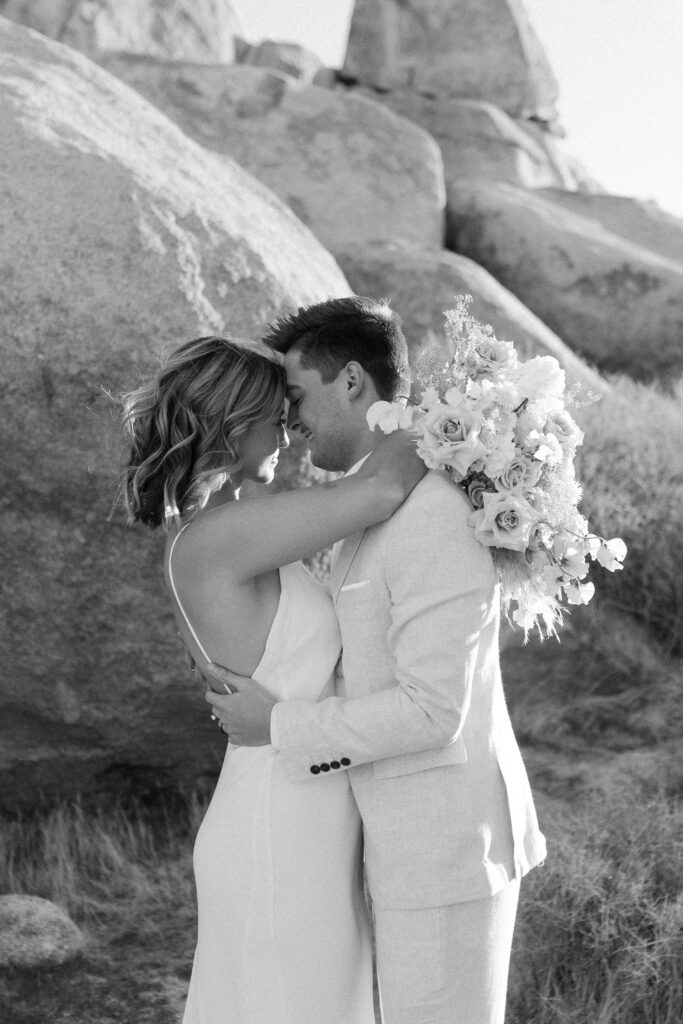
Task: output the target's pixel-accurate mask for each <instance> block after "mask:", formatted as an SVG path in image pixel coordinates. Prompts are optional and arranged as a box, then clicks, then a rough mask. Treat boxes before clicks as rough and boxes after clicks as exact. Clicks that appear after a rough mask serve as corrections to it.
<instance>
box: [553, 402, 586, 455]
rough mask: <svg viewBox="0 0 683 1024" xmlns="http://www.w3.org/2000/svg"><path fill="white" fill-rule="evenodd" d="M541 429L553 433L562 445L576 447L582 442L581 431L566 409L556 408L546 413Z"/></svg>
mask: <svg viewBox="0 0 683 1024" xmlns="http://www.w3.org/2000/svg"><path fill="white" fill-rule="evenodd" d="M543 431H544V433H546V434H554V436H555V437H556V438H557V440H558V441H559V442H560V444H561V445H562V446H563V447H568V448H578V446H579V445H580V444H583V431H582V430H580V429H579V426H578V424H577V423H576V421H575V420H574V418H573V417H572V416H570V414H569V413H568V412H567V410H566V409H556V410H554V411H553V412H550V413H549V414H548V417H547V419H546V421H545V424H544V427H543Z"/></svg>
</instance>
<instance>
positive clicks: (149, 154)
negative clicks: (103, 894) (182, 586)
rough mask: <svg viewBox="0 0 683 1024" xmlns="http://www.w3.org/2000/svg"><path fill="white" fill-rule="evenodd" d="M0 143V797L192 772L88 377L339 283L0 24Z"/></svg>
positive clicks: (332, 268)
mask: <svg viewBox="0 0 683 1024" xmlns="http://www.w3.org/2000/svg"><path fill="white" fill-rule="evenodd" d="M0 137H1V138H2V140H3V144H2V146H1V147H0V192H1V194H2V206H3V210H4V211H5V215H4V217H5V219H4V223H3V244H2V250H1V252H0V304H1V306H2V309H3V330H2V335H1V336H0V351H1V352H2V367H3V372H2V382H1V383H0V400H1V402H2V408H3V443H2V446H1V448H0V466H1V471H2V475H3V480H4V484H3V491H2V495H1V496H0V533H1V535H2V546H3V552H4V571H3V574H2V580H0V588H1V590H0V593H1V595H2V596H1V600H2V605H3V611H4V615H3V617H2V619H1V620H0V660H1V661H2V664H3V666H4V669H3V687H2V694H1V695H0V738H1V740H2V743H1V753H0V803H2V805H4V806H16V805H29V804H31V803H35V802H37V801H38V800H39V798H40V796H41V793H42V794H44V795H46V796H49V795H50V794H53V793H56V792H59V793H61V794H63V795H68V794H69V793H72V792H75V791H76V790H87V789H90V788H93V787H94V786H96V785H97V786H101V787H106V786H112V787H114V786H119V785H120V784H121V779H122V777H126V776H130V775H131V774H132V775H135V776H136V777H138V778H139V779H141V780H143V781H144V782H145V784H147V785H150V786H159V785H163V784H164V783H166V782H169V781H176V780H177V779H178V778H194V777H196V776H197V775H198V774H200V773H202V772H204V771H206V770H208V769H209V768H211V769H212V768H214V767H215V766H216V765H217V764H218V763H219V757H220V750H221V747H222V746H224V740H223V742H222V743H221V739H222V738H221V737H220V736H219V734H218V732H217V730H216V729H215V727H212V726H211V723H210V722H209V717H208V714H207V711H206V707H205V705H204V702H203V699H202V694H201V691H200V690H199V691H197V692H194V689H193V687H192V684H191V683H190V682H189V681H188V677H187V672H186V670H185V669H184V666H183V665H182V659H181V657H180V652H179V649H178V647H177V641H176V637H175V629H174V627H173V624H172V621H171V615H170V610H169V608H168V602H167V599H166V596H165V593H164V591H163V582H162V576H161V553H162V548H163V539H162V538H160V537H156V536H153V535H150V534H148V533H146V532H138V531H132V530H127V529H125V528H124V526H123V524H122V522H121V520H118V519H114V520H113V521H112V522H108V514H109V512H110V509H111V502H112V498H113V495H114V490H115V481H116V468H117V460H118V452H119V446H120V441H119V431H118V428H117V425H116V422H115V415H114V413H113V411H112V404H111V402H110V400H109V399H108V397H107V396H106V395H105V393H104V390H103V389H105V388H107V389H110V390H111V391H112V392H113V393H117V392H120V391H121V390H124V389H127V388H130V387H131V386H134V385H135V383H136V380H137V374H138V372H139V371H140V370H146V369H147V368H148V367H149V366H150V364H151V362H152V359H153V356H154V354H155V353H158V352H164V351H168V350H169V349H170V348H173V347H175V346H176V345H177V344H179V343H180V342H182V341H184V340H186V339H188V338H191V337H194V336H197V335H199V334H202V333H207V332H215V331H224V330H227V331H233V332H234V333H235V334H238V335H239V334H241V335H249V334H258V333H260V332H261V331H262V329H263V326H264V324H265V323H266V322H267V321H268V320H269V319H271V318H273V317H275V316H278V315H281V314H282V313H284V312H286V311H289V310H291V309H292V308H293V307H295V306H297V305H299V304H306V303H310V302H317V301H321V300H323V299H325V298H327V297H328V296H330V295H344V294H349V291H350V289H349V286H348V284H347V282H346V280H345V278H344V276H343V274H342V273H341V271H340V270H339V268H338V266H337V264H336V263H335V262H334V260H333V259H332V257H331V256H330V255H329V253H327V252H326V250H325V249H323V247H322V246H321V245H320V244H319V243H318V242H317V241H316V239H315V238H314V237H313V235H312V234H311V233H310V232H309V231H308V229H307V228H306V227H304V226H303V225H302V224H301V223H300V222H299V221H298V220H297V218H296V217H295V216H294V215H293V214H292V212H291V211H290V210H289V209H288V208H287V207H286V206H285V205H284V204H283V203H281V202H280V200H279V199H278V198H277V197H276V196H275V195H273V193H272V192H270V191H269V190H268V189H267V188H266V187H265V186H264V185H262V184H260V183H259V182H257V181H256V180H255V179H253V178H252V177H250V176H249V175H248V174H247V173H246V172H245V171H243V170H242V169H241V168H240V167H238V166H237V165H236V164H235V163H233V162H232V161H231V160H229V159H228V158H226V157H218V156H216V155H215V154H213V153H210V152H208V151H207V150H204V149H202V148H201V147H200V146H198V145H197V144H196V143H195V142H193V141H192V140H190V139H188V138H187V137H186V136H185V135H183V133H182V132H181V131H180V130H179V129H178V128H177V127H176V126H175V125H174V124H172V123H171V122H170V121H169V120H168V119H167V118H166V117H165V116H164V115H163V114H161V113H160V112H159V111H157V110H156V109H155V108H154V107H152V106H151V105H150V104H148V103H147V102H146V101H145V100H144V99H142V98H141V97H140V96H139V95H138V94H137V93H135V92H134V91H133V90H132V89H129V88H128V87H127V86H126V85H124V84H123V83H122V82H120V81H119V80H118V79H116V78H114V77H113V76H111V75H109V74H107V73H106V72H105V71H103V70H102V69H101V68H99V67H98V66H96V65H95V64H93V63H92V62H91V61H89V60H88V59H87V58H86V57H84V56H82V55H81V54H79V53H76V52H75V51H73V50H70V49H68V48H67V47H65V46H62V45H61V44H59V43H56V42H53V41H52V40H50V39H47V38H46V37H44V36H42V35H39V34H38V33H36V32H32V31H30V30H29V29H26V28H23V27H21V26H18V25H16V24H14V23H12V22H10V21H7V20H5V19H2V18H0ZM160 708H163V712H160Z"/></svg>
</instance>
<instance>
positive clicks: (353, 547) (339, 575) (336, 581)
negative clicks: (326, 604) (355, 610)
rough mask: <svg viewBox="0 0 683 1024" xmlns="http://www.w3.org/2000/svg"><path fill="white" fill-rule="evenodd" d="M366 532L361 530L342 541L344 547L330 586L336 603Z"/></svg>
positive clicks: (333, 571) (340, 550)
mask: <svg viewBox="0 0 683 1024" xmlns="http://www.w3.org/2000/svg"><path fill="white" fill-rule="evenodd" d="M364 533H365V530H359V531H358V533H352V534H351V536H350V537H347V538H346V540H344V541H342V546H341V547H340V549H339V554H338V556H337V561H336V563H335V565H334V568H333V569H332V575H331V579H330V584H331V588H332V598H333V600H334V601H336V600H337V597H338V595H339V590H340V588H341V586H342V584H343V582H344V580H345V579H346V576H347V574H348V571H349V569H350V568H351V563H352V562H353V560H354V558H355V557H356V552H357V551H358V548H359V546H360V542H361V540H362V539H363V534H364Z"/></svg>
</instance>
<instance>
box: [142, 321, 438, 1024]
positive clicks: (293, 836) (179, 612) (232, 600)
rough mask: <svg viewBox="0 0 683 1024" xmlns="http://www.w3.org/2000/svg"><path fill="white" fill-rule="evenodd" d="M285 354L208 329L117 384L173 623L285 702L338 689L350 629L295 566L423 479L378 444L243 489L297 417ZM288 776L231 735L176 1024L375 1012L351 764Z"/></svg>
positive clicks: (203, 833) (400, 446)
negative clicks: (344, 629) (327, 478)
mask: <svg viewBox="0 0 683 1024" xmlns="http://www.w3.org/2000/svg"><path fill="white" fill-rule="evenodd" d="M281 358H282V357H281V356H279V355H278V354H277V353H275V352H273V351H272V350H271V349H269V348H268V347H267V346H265V345H263V344H261V343H259V342H250V341H249V342H247V341H237V340H231V339H228V338H224V337H204V338H198V339H196V340H194V341H190V342H188V343H187V344H185V345H183V346H181V347H180V348H179V349H177V350H176V351H175V352H174V353H173V354H172V355H171V356H170V357H169V358H168V359H167V361H166V362H165V364H164V365H163V366H161V368H160V369H159V370H158V371H157V373H156V374H155V375H154V376H153V377H152V378H151V379H149V380H148V381H147V382H146V383H144V384H143V385H142V386H141V387H140V388H138V389H137V390H136V391H134V392H132V393H130V394H128V395H126V396H124V399H123V405H124V425H125V427H126V430H127V433H128V435H129V438H130V442H131V443H130V451H129V455H128V459H127V463H126V466H125V471H124V481H123V489H122V492H123V503H124V507H125V509H126V512H127V515H128V519H129V521H130V522H133V521H136V520H137V521H140V522H142V523H144V524H146V525H148V526H150V527H158V526H161V525H164V527H165V529H166V531H167V534H168V539H167V544H166V554H165V571H166V581H167V584H168V588H169V592H170V595H171V599H172V601H173V605H174V611H175V615H176V620H177V623H178V628H179V631H180V633H181V636H182V637H183V640H184V642H185V644H186V645H187V647H188V648H189V650H190V652H191V654H192V657H193V658H194V659H195V661H196V663H197V664H198V666H200V668H201V667H205V666H206V665H207V664H208V663H209V662H217V663H219V664H221V665H225V666H229V667H230V668H231V669H232V670H233V671H234V672H236V673H237V674H239V675H242V676H251V677H253V678H254V679H255V680H256V681H257V682H258V683H259V684H260V685H261V686H263V687H264V688H265V689H266V690H268V692H269V693H271V694H272V695H273V696H274V697H276V698H277V699H278V700H291V699H297V698H300V699H305V700H312V699H313V700H318V699H323V698H325V697H327V696H329V695H330V693H331V692H332V689H333V686H334V672H335V665H336V663H337V660H338V658H339V653H340V637H339V630H338V626H337V621H336V618H335V614H334V610H333V607H332V602H331V599H330V598H329V596H328V595H327V592H326V591H325V589H324V588H323V586H322V585H321V584H319V583H318V582H317V581H316V580H315V579H314V578H313V577H312V576H311V575H310V574H309V573H308V572H307V570H306V569H305V568H304V566H303V565H302V564H301V562H300V561H299V559H301V558H303V557H305V556H307V555H311V554H313V553H314V552H316V551H319V550H320V549H322V548H325V547H328V546H330V545H331V544H332V543H333V542H334V541H337V540H339V539H341V538H343V537H345V536H347V535H349V534H351V533H354V532H356V531H358V530H362V529H364V528H365V527H367V526H370V525H373V524H375V523H378V522H381V521H383V520H384V519H387V518H389V516H391V514H392V513H393V512H394V511H395V509H396V508H397V507H398V506H399V505H400V504H401V503H402V501H403V500H404V499H405V498H406V497H407V495H408V494H409V493H410V491H411V490H412V488H413V487H414V486H415V485H416V484H417V482H418V481H419V480H420V479H421V477H422V475H423V474H424V472H425V466H424V463H423V462H422V461H421V460H420V459H419V458H418V457H417V456H416V455H415V454H414V443H413V444H411V442H410V441H409V440H408V439H407V438H406V437H405V436H404V435H402V434H392V435H390V436H389V437H387V438H383V439H382V440H381V441H380V443H379V446H378V447H377V448H376V450H375V451H374V452H373V453H372V454H371V455H370V457H369V458H368V459H367V461H366V462H365V464H364V465H363V467H362V468H361V470H360V471H359V472H358V473H356V474H355V475H353V476H350V477H348V478H345V479H342V480H338V481H336V482H334V483H330V484H323V485H319V486H314V487H309V488H304V489H301V490H298V491H293V492H289V493H283V494H274V495H269V496H267V497H265V498H259V499H257V500H254V501H244V500H242V501H240V500H238V499H239V491H240V486H241V484H242V482H243V481H244V480H252V481H256V482H258V483H261V484H268V483H270V482H271V481H272V479H273V476H274V473H275V469H276V466H277V461H278V454H279V451H280V450H281V449H282V448H286V447H287V446H288V444H289V442H288V439H287V433H286V429H285V410H284V400H285V376H284V370H283V368H282V365H281ZM335 767H338V766H337V765H336V763H333V764H332V766H331V770H330V771H329V772H328V773H327V775H326V777H325V778H324V780H320V779H315V778H311V780H310V781H306V780H304V781H298V780H295V781H292V780H291V779H289V778H288V777H287V776H286V775H285V773H284V772H283V771H281V770H280V765H279V761H278V754H277V753H276V752H275V751H274V750H273V748H272V747H271V746H265V747H233V746H232V745H231V744H230V743H228V748H227V752H226V756H225V761H224V764H223V768H222V771H221V775H220V778H219V780H218V784H217V786H216V790H215V793H214V795H213V798H212V800H211V804H210V806H209V808H208V811H207V813H206V817H205V818H204V821H203V823H202V825H201V827H200V829H199V833H198V835H197V840H196V844H195V850H194V869H195V878H196V885H197V902H198V941H197V949H196V953H195V959H194V966H193V970H192V978H191V981H190V988H189V993H188V998H187V1004H186V1007H185V1015H184V1018H183V1024H322V1022H326V1021H327V1022H330V1024H374V1020H375V1018H374V1012H373V998H372V969H371V949H370V929H369V922H368V915H367V909H366V905H365V900H364V896H363V885H362V863H361V861H362V855H361V841H362V839H361V827H360V818H359V815H358V810H357V808H356V805H355V802H354V800H353V796H352V794H351V790H350V787H349V782H348V778H347V773H346V772H344V771H335V770H334V768H335Z"/></svg>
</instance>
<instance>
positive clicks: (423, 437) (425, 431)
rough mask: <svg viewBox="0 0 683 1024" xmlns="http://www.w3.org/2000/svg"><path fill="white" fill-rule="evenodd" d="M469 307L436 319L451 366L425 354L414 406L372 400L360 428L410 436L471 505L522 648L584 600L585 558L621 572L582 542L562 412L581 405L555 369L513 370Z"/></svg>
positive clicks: (583, 523)
mask: <svg viewBox="0 0 683 1024" xmlns="http://www.w3.org/2000/svg"><path fill="white" fill-rule="evenodd" d="M471 301H472V300H471V298H470V296H468V295H465V296H459V297H458V299H457V302H456V305H455V307H454V308H453V309H451V310H449V311H448V312H447V313H446V336H447V340H448V341H449V343H450V349H451V351H453V352H454V355H453V357H452V358H451V359H450V360H448V361H444V354H443V351H441V350H436V349H435V350H432V351H431V352H428V353H426V354H425V355H424V356H423V357H422V359H421V361H420V363H419V364H418V366H417V381H418V383H419V384H420V385H421V387H422V389H423V390H422V395H421V397H420V398H419V399H418V400H417V402H415V403H413V404H410V405H407V406H404V405H403V404H402V403H400V402H397V403H390V402H375V403H374V405H372V406H371V407H370V409H369V410H368V413H367V420H368V424H369V426H370V427H371V429H373V430H374V429H375V428H376V427H379V428H380V429H381V430H383V431H384V432H385V433H387V434H388V433H391V432H392V431H394V430H396V429H398V428H399V427H400V428H403V429H412V430H414V431H415V432H416V434H417V436H418V441H417V451H418V454H419V455H420V456H421V458H422V459H423V460H424V462H425V463H426V464H427V466H429V468H430V469H440V470H445V471H446V472H447V473H448V475H449V476H450V478H451V479H452V480H453V482H454V483H455V484H457V486H459V487H461V488H462V490H463V491H464V492H465V494H466V495H467V497H468V499H469V501H470V504H471V506H472V514H471V515H470V519H469V521H470V525H471V526H472V527H473V529H474V535H475V537H476V539H477V540H478V541H479V543H480V544H483V545H485V546H486V547H488V548H491V552H492V555H493V560H494V563H495V567H496V571H497V575H498V579H499V582H500V586H501V596H502V601H503V608H504V611H505V613H506V615H508V616H509V615H510V612H511V613H512V619H513V620H514V622H515V623H516V624H517V625H518V626H521V628H522V629H524V632H525V638H526V637H527V636H528V634H529V631H530V630H532V629H533V628H534V627H535V628H537V629H538V630H539V632H540V634H541V635H542V636H549V635H555V636H556V635H557V626H558V625H560V624H561V622H562V614H563V605H564V604H565V603H567V604H587V603H588V602H589V601H590V599H591V598H592V596H593V593H594V589H595V588H594V586H593V584H592V583H590V582H587V580H586V577H587V575H588V572H589V562H590V560H595V561H597V562H599V564H600V565H602V566H604V567H605V568H606V569H609V570H610V571H614V570H616V569H621V568H623V566H622V564H621V563H622V561H623V559H624V558H625V556H626V545H625V544H624V542H623V541H622V540H621V539H619V538H614V539H612V540H605V539H604V538H602V537H598V536H596V535H595V534H593V533H591V532H590V530H589V527H588V522H587V520H586V519H585V518H584V516H583V515H581V513H580V512H579V510H578V504H579V501H580V499H581V487H580V485H579V483H578V481H577V480H576V477H575V473H574V455H575V453H576V449H577V447H578V446H579V445H580V444H581V443H582V441H583V433H582V431H581V430H580V429H579V427H578V426H577V424H576V422H575V421H574V419H573V418H572V416H571V414H570V412H569V411H568V407H569V408H577V407H579V406H580V405H581V404H585V402H583V403H582V402H580V401H579V399H578V395H577V391H576V390H573V391H570V392H567V390H566V389H565V375H564V370H563V369H562V368H561V367H560V365H559V363H558V362H557V360H556V359H554V358H553V357H552V356H536V357H534V358H533V359H529V360H527V361H526V362H522V361H520V360H519V359H518V358H517V353H516V351H515V348H514V345H513V344H512V343H511V342H508V341H499V340H498V339H497V338H496V336H495V334H494V332H493V329H492V328H491V327H490V326H489V325H486V324H482V323H479V322H478V321H477V320H475V319H474V317H473V316H471V315H470V313H469V311H468V306H469V303H470V302H471ZM590 400H592V398H591V399H590Z"/></svg>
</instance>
